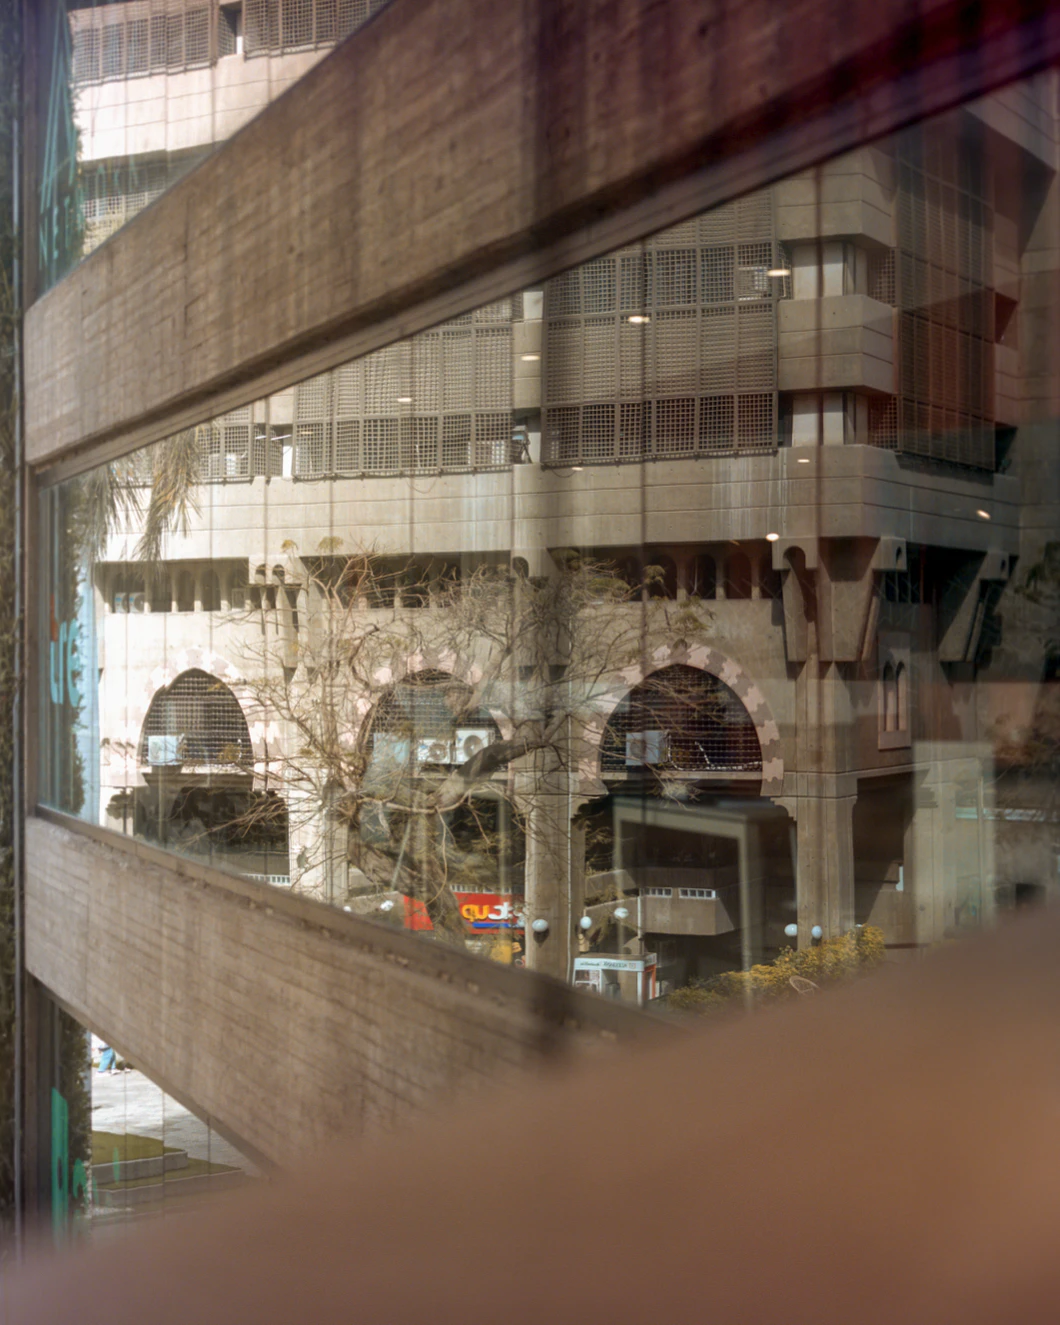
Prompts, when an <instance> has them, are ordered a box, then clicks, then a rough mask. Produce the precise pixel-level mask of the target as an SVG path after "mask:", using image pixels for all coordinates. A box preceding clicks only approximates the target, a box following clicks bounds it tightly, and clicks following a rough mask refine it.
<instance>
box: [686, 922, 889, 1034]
mask: <svg viewBox="0 0 1060 1325" xmlns="http://www.w3.org/2000/svg"><path fill="white" fill-rule="evenodd" d="M883 956H884V942H883V931H882V930H880V929H877V928H876V926H875V925H860V926H859V927H858V928H857V929H852V930H851V931H850V933H849V934H843V935H841V936H840V937H839V938H834V939H825V940H824V941H823V942H821V943H817V944H814V946H813V947H812V948H803V949H802V951H801V952H796V951H795V949H794V948H785V949H784V950H783V951H782V952H781V953H780V955H779V956H778V957H777V958H776V959H775V960H774V961H771V962H768V963H763V964H762V965H760V966H752V967H751V969H750V970H749V971H726V972H724V973H723V974H722V975H716V976H714V977H713V979H711V980H706V981H697V982H693V983H692V984H690V985H685V986H684V987H683V988H681V989H675V990H674V992H673V993H672V994H670V996H669V997H668V999H667V1000H666V1001H667V1006H668V1007H670V1008H673V1009H675V1010H676V1011H679V1012H695V1013H702V1012H711V1011H713V1010H714V1009H715V1008H721V1007H725V1006H726V1005H728V1004H730V1003H732V1002H734V1001H736V1000H739V1001H740V1002H744V1003H749V1004H752V1005H753V1006H759V1005H760V1004H763V1003H769V1002H773V1001H775V1000H777V999H781V998H789V997H794V996H795V995H796V993H797V992H798V991H797V990H796V987H795V986H794V985H793V984H792V976H797V977H799V978H800V979H802V980H809V981H811V982H812V983H813V984H814V985H816V986H817V987H818V988H825V987H826V986H828V985H833V984H838V983H839V982H840V981H843V980H850V979H852V978H853V977H855V976H858V975H861V974H863V973H864V972H865V971H868V970H871V969H872V968H873V967H874V966H878V965H879V964H880V962H882V961H883Z"/></svg>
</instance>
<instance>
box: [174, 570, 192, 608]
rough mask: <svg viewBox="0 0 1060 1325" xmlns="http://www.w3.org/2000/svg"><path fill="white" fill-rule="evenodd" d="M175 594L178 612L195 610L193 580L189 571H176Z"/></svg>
mask: <svg viewBox="0 0 1060 1325" xmlns="http://www.w3.org/2000/svg"><path fill="white" fill-rule="evenodd" d="M176 595H177V596H176V604H177V611H178V612H194V611H195V581H194V579H193V578H192V575H191V572H190V571H186V570H182V571H180V572H178V574H177V586H176Z"/></svg>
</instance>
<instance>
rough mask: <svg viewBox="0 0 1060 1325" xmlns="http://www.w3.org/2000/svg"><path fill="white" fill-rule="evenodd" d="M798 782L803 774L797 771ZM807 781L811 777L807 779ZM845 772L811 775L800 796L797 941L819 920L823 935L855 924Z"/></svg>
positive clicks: (803, 943)
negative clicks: (809, 789) (837, 775)
mask: <svg viewBox="0 0 1060 1325" xmlns="http://www.w3.org/2000/svg"><path fill="white" fill-rule="evenodd" d="M799 780H800V782H801V781H802V780H803V779H802V777H801V776H800V779H799ZM807 781H808V782H809V781H811V779H807ZM847 781H848V779H847V778H845V777H844V778H834V777H831V778H830V777H821V778H813V779H812V783H813V788H812V789H813V792H815V793H816V794H810V795H805V796H804V795H800V796H799V797H798V802H797V806H798V819H797V824H796V842H797V860H796V869H795V897H796V907H797V915H798V924H799V947H800V948H803V947H807V946H808V945H809V944H810V943H811V942H812V934H811V931H812V929H813V927H814V925H820V927H821V930H822V932H823V936H824V937H825V938H835V937H836V936H837V935H839V934H846V933H848V932H849V931H850V930H851V929H853V928H854V802H855V801H856V800H857V796H855V795H849V794H847V795H844V794H840V793H841V792H842V791H843V790H844V788H845V785H846V783H847Z"/></svg>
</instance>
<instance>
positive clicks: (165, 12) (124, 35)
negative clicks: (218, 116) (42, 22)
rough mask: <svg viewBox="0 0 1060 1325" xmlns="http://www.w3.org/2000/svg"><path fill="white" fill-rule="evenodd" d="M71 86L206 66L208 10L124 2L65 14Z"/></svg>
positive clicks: (156, 0) (179, 2) (171, 0)
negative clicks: (71, 65) (70, 61)
mask: <svg viewBox="0 0 1060 1325" xmlns="http://www.w3.org/2000/svg"><path fill="white" fill-rule="evenodd" d="M69 20H70V37H71V43H72V49H73V79H74V83H75V84H77V85H81V84H84V83H99V82H106V81H109V80H113V79H125V78H134V77H136V76H137V75H140V74H153V73H164V72H166V71H169V72H172V71H174V70H181V69H195V68H199V67H201V66H202V65H206V64H209V63H210V60H211V58H212V52H211V36H212V31H213V24H214V22H215V21H216V19H215V11H214V7H213V6H212V5H211V4H208V3H204V0H127V2H126V3H122V4H114V5H96V6H94V7H93V8H90V9H72V10H70V12H69Z"/></svg>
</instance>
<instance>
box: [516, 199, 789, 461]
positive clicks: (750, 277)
mask: <svg viewBox="0 0 1060 1325" xmlns="http://www.w3.org/2000/svg"><path fill="white" fill-rule="evenodd" d="M776 252H777V249H776V243H775V240H774V235H773V202H772V196H771V194H769V193H768V192H766V193H763V194H759V195H755V196H754V197H752V198H748V199H744V200H742V201H741V202H739V203H734V204H732V205H730V206H728V207H722V208H719V209H717V210H716V211H714V212H711V213H709V214H708V215H706V216H702V217H699V218H697V219H695V220H692V221H687V222H685V223H683V224H682V225H679V226H674V227H673V228H672V229H670V230H668V231H665V232H664V233H662V234H660V235H656V236H655V237H654V238H653V239H651V240H648V241H646V242H645V243H644V244H643V245H641V246H640V247H638V248H636V249H632V248H631V249H625V250H622V251H621V252H619V253H616V254H613V255H610V256H608V257H604V258H597V259H596V260H594V261H593V262H590V263H586V264H585V265H584V266H583V267H579V268H577V269H576V270H575V271H570V272H565V273H564V274H563V275H562V276H560V277H557V278H556V279H555V280H553V281H550V282H549V283H548V284H547V286H546V288H545V305H544V323H545V325H544V340H543V343H544V355H543V358H544V363H543V365H542V367H543V377H542V382H543V392H544V401H543V411H542V413H543V419H542V430H543V439H544V455H545V460H546V463H552V464H559V465H562V464H572V463H589V464H594V463H595V464H601V463H607V462H614V461H615V460H637V459H643V458H645V457H651V456H656V457H663V456H695V455H721V454H732V453H733V452H734V451H758V450H771V449H772V448H774V447H775V446H776V422H777V417H776V416H777V406H776V304H775V300H776V295H777V293H778V290H777V289H775V288H774V286H775V285H776V284H777V282H776V281H775V279H773V278H770V277H769V276H768V274H767V273H768V272H769V270H770V269H771V268H772V267H775V265H776V261H777V259H776Z"/></svg>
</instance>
